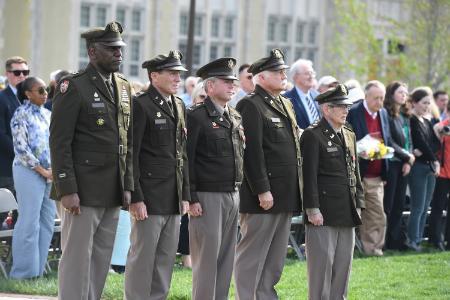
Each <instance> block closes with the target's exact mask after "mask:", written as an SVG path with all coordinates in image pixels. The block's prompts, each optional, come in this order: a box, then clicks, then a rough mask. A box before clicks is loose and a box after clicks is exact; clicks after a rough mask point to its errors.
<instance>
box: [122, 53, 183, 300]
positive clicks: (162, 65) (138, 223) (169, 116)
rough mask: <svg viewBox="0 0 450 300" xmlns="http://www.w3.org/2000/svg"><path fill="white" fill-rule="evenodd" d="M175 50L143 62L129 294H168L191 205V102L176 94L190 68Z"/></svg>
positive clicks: (136, 123)
mask: <svg viewBox="0 0 450 300" xmlns="http://www.w3.org/2000/svg"><path fill="white" fill-rule="evenodd" d="M181 58H182V54H181V53H180V52H179V51H177V50H173V51H170V52H169V54H168V55H162V54H161V55H158V56H156V57H154V58H152V59H150V60H148V61H146V62H144V63H143V64H142V67H143V68H145V69H147V72H148V76H149V80H150V82H151V85H150V88H149V89H148V90H147V92H145V93H143V94H141V95H139V97H137V98H136V100H135V102H134V113H133V119H134V124H133V151H134V154H133V158H134V160H133V162H134V163H133V166H134V167H133V172H134V185H135V187H134V192H133V193H132V195H131V204H130V214H131V216H132V217H133V222H132V228H131V247H130V251H129V253H128V258H127V264H126V268H125V298H126V299H130V300H131V299H132V300H138V299H165V298H167V294H168V293H169V287H170V281H171V278H172V270H173V266H174V263H175V256H176V252H177V245H178V235H179V229H180V214H183V215H184V214H185V213H186V212H187V209H188V208H189V202H187V201H188V200H189V199H190V194H189V176H188V162H187V154H186V121H185V114H186V108H185V106H184V103H183V100H181V98H179V97H177V96H175V93H176V92H177V89H178V87H179V84H180V82H181V77H180V72H182V71H187V70H186V69H185V68H184V67H183V65H182V64H181V62H180V60H181Z"/></svg>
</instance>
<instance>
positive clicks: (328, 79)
mask: <svg viewBox="0 0 450 300" xmlns="http://www.w3.org/2000/svg"><path fill="white" fill-rule="evenodd" d="M338 84H339V81H338V80H337V79H336V78H334V77H333V76H331V75H326V76H323V77H320V79H319V81H318V82H317V91H318V92H319V94H322V93H324V92H326V91H328V90H329V89H332V88H334V87H336V86H337V85H338Z"/></svg>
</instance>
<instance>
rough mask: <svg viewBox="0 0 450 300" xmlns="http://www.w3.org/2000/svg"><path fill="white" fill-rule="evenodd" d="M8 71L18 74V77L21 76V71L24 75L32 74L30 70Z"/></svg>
mask: <svg viewBox="0 0 450 300" xmlns="http://www.w3.org/2000/svg"><path fill="white" fill-rule="evenodd" d="M8 72H9V73H13V74H14V76H17V77H19V76H20V73H22V74H23V76H28V75H29V74H30V70H11V71H8Z"/></svg>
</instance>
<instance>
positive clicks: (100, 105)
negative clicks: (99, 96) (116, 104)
mask: <svg viewBox="0 0 450 300" xmlns="http://www.w3.org/2000/svg"><path fill="white" fill-rule="evenodd" d="M92 107H93V108H99V107H102V108H103V107H105V103H103V102H100V103H92Z"/></svg>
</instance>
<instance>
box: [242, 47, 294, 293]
mask: <svg viewBox="0 0 450 300" xmlns="http://www.w3.org/2000/svg"><path fill="white" fill-rule="evenodd" d="M288 68H289V66H287V65H286V64H285V63H284V55H283V53H282V52H281V50H279V49H273V50H272V51H271V52H270V56H268V57H264V58H262V59H260V60H258V61H256V62H255V63H253V64H252V65H251V66H250V67H249V69H248V72H250V73H252V74H253V75H254V79H255V80H256V88H255V91H254V92H253V93H251V94H250V95H248V96H247V97H245V98H244V99H242V100H241V101H240V102H239V103H238V105H237V107H236V108H237V110H238V111H239V112H240V113H241V115H242V120H243V125H244V128H245V135H246V148H245V155H244V174H245V177H244V183H243V185H242V188H241V191H240V196H241V205H240V225H241V233H242V238H241V240H240V241H239V243H238V245H237V249H236V262H235V273H234V274H235V276H234V277H235V281H236V299H242V300H244V299H277V293H276V291H275V288H274V286H275V285H276V284H277V282H278V281H279V280H280V277H281V273H282V271H283V266H284V259H285V256H286V251H287V243H288V238H289V232H290V226H291V218H292V216H293V214H298V213H300V211H301V206H302V205H301V176H302V173H301V153H300V144H299V138H300V134H301V130H300V129H299V128H298V126H297V122H296V119H295V112H294V109H293V107H292V104H291V102H290V101H289V100H288V99H287V98H284V97H283V96H281V95H280V93H281V92H282V91H283V90H284V89H285V88H286V84H287V77H286V69H288Z"/></svg>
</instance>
